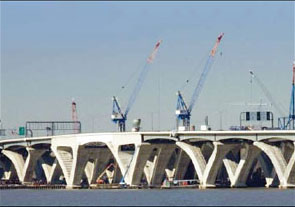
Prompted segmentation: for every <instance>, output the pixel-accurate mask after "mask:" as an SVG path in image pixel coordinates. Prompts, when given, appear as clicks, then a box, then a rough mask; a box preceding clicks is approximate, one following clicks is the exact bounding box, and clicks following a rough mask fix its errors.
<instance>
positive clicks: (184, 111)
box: [175, 33, 224, 131]
mask: <svg viewBox="0 0 295 207" xmlns="http://www.w3.org/2000/svg"><path fill="white" fill-rule="evenodd" d="M223 35H224V33H221V34H220V35H219V36H218V37H217V40H216V43H215V45H214V47H213V49H212V50H211V52H210V54H209V57H208V59H207V62H206V64H205V67H204V69H203V71H202V74H201V76H200V79H199V81H198V84H197V86H196V88H195V90H194V92H193V95H192V97H191V101H190V104H189V106H187V105H186V103H185V101H184V99H183V96H182V95H181V93H180V91H178V92H177V94H176V95H177V97H178V98H177V105H176V111H175V114H176V129H177V130H182V131H184V130H189V128H190V117H191V112H192V109H193V107H194V105H195V103H196V101H197V99H198V96H199V95H200V93H201V90H202V88H203V86H204V83H205V80H206V77H207V75H208V73H209V71H210V69H211V66H212V64H213V61H214V56H215V53H216V51H217V48H218V45H219V44H220V41H221V39H222V37H223ZM180 120H182V126H179V122H180Z"/></svg>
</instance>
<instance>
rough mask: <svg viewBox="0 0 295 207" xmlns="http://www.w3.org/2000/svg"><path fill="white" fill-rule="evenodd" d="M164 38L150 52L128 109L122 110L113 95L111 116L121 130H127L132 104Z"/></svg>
mask: <svg viewBox="0 0 295 207" xmlns="http://www.w3.org/2000/svg"><path fill="white" fill-rule="evenodd" d="M161 42H162V40H160V41H158V42H157V43H156V45H155V47H154V49H153V51H152V53H151V54H150V56H149V57H148V58H147V61H146V63H145V65H144V67H143V68H142V70H141V72H140V74H139V77H138V79H137V82H136V85H135V87H134V89H133V91H132V93H131V95H130V97H129V100H128V104H127V107H126V110H125V112H123V111H122V109H121V107H120V105H119V102H118V99H117V97H115V96H113V112H112V116H111V119H112V121H113V122H114V123H116V124H117V125H118V130H119V131H120V132H124V131H125V130H126V128H125V122H126V120H127V115H128V113H129V111H130V109H131V107H132V105H133V104H134V102H135V100H136V97H137V95H138V93H139V91H140V89H141V87H142V85H143V82H144V80H145V77H146V75H147V73H148V71H149V67H150V65H151V64H152V62H153V60H154V59H155V56H156V54H157V51H158V49H159V46H160V44H161Z"/></svg>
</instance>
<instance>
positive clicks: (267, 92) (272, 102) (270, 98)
mask: <svg viewBox="0 0 295 207" xmlns="http://www.w3.org/2000/svg"><path fill="white" fill-rule="evenodd" d="M249 72H250V74H251V76H252V77H253V78H254V79H255V80H256V83H257V84H258V85H259V87H260V88H261V90H262V92H263V93H264V94H265V96H266V97H267V98H268V100H269V101H270V102H271V104H272V105H273V106H274V107H275V108H276V110H277V111H278V112H279V114H280V115H282V116H283V115H284V114H285V113H284V112H283V111H284V110H282V109H281V107H279V105H278V104H277V103H276V102H275V100H274V99H273V97H272V96H271V94H270V92H269V91H268V89H267V88H266V87H265V85H264V84H263V83H262V81H261V80H260V79H259V78H258V77H257V76H256V75H255V74H254V72H253V71H252V70H250V71H249Z"/></svg>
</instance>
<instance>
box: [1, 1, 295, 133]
mask: <svg viewBox="0 0 295 207" xmlns="http://www.w3.org/2000/svg"><path fill="white" fill-rule="evenodd" d="M0 5H1V119H2V123H3V126H4V127H5V128H16V127H18V126H23V125H24V123H25V121H29V120H31V121H32V120H39V121H41V120H71V99H72V97H74V98H75V100H76V102H77V110H78V117H79V120H81V121H82V126H83V130H84V132H86V131H88V132H91V131H114V130H115V129H116V128H115V126H114V124H113V123H112V122H111V120H110V115H111V110H112V99H111V98H112V96H113V95H118V98H119V101H120V103H121V105H122V106H123V108H124V107H125V106H126V103H127V101H128V98H129V95H130V93H131V91H132V88H133V86H134V84H135V81H136V78H137V75H138V71H140V70H141V68H142V66H143V64H144V62H145V60H146V58H147V56H148V55H149V53H150V52H151V50H152V48H153V47H154V44H155V43H156V42H157V41H158V40H159V39H162V40H163V43H162V45H161V46H160V49H159V52H158V55H157V57H156V60H155V61H154V63H153V65H152V67H151V70H150V71H149V74H148V76H147V78H146V80H145V82H144V85H143V88H142V90H141V91H140V94H139V96H138V98H137V100H136V102H135V104H134V105H133V107H132V109H131V111H130V113H129V116H128V123H127V127H128V128H129V129H130V127H131V123H132V120H133V119H135V118H141V119H142V127H143V130H151V128H152V126H153V128H154V129H155V130H159V129H161V130H171V129H173V127H174V126H175V115H174V113H175V107H176V99H177V97H176V91H177V90H178V89H180V88H181V87H182V86H183V85H184V84H185V81H186V80H187V79H188V78H189V77H192V80H191V81H190V84H188V85H187V87H185V88H183V95H184V97H185V100H186V101H187V102H188V101H189V100H190V98H191V95H192V93H193V89H194V87H195V86H196V84H197V81H198V78H199V76H200V74H201V71H202V70H203V67H204V64H205V60H206V58H207V56H208V54H209V51H210V49H211V48H212V47H213V45H214V43H215V40H216V37H217V36H218V35H219V34H220V33H221V32H224V33H225V35H224V39H223V40H222V42H221V45H220V48H219V53H218V54H217V56H216V60H215V63H214V65H213V67H212V69H211V71H210V73H209V75H208V78H207V80H206V82H205V85H204V88H203V90H202V93H201V95H200V96H199V99H198V100H197V103H196V105H195V107H194V109H193V113H192V120H191V123H192V124H194V125H197V128H199V126H200V124H203V123H204V118H205V116H206V115H208V116H209V124H210V125H211V126H212V127H213V129H219V128H220V127H221V124H222V127H223V129H227V128H228V127H229V126H231V125H238V124H239V115H240V112H241V111H243V110H246V109H249V107H245V106H242V105H241V106H239V105H235V103H245V102H251V86H250V81H249V80H250V75H249V69H252V70H254V72H255V73H256V74H257V76H259V77H260V79H261V80H262V81H263V83H264V84H265V85H266V86H267V88H268V89H269V90H270V91H271V94H272V96H273V97H274V99H276V100H277V101H278V102H281V103H282V104H283V105H284V107H285V108H286V109H288V107H289V100H290V88H291V76H292V74H291V71H292V62H293V60H294V2H254V1H252V2H168V1H167V2H154V1H152V2H0ZM220 52H222V55H220ZM128 80H130V81H129V84H127V86H126V88H125V89H124V90H121V86H123V85H124V84H125V83H127V82H128ZM252 88H253V90H252V102H255V103H257V102H260V100H262V102H263V103H269V101H268V100H267V98H266V97H265V96H264V94H263V93H262V92H261V90H260V88H259V87H258V86H257V85H256V84H255V83H253V85H252ZM252 109H253V110H255V109H257V107H256V108H253V107H252ZM264 109H268V108H267V107H266V108H265V107H264ZM274 113H275V118H277V117H278V116H279V114H278V113H277V111H275V110H274ZM286 115H287V114H286ZM221 118H222V123H221Z"/></svg>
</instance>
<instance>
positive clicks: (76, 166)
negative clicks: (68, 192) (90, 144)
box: [51, 145, 89, 189]
mask: <svg viewBox="0 0 295 207" xmlns="http://www.w3.org/2000/svg"><path fill="white" fill-rule="evenodd" d="M51 148H52V151H53V152H54V154H55V155H56V159H57V160H58V162H59V164H60V166H61V169H62V171H63V174H64V176H65V180H66V183H67V188H69V189H71V188H76V187H80V184H81V179H82V176H83V173H84V169H85V166H86V163H87V161H88V159H89V154H88V152H87V149H85V148H84V146H79V145H73V146H67V147H65V146H62V147H56V146H52V147H51Z"/></svg>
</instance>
